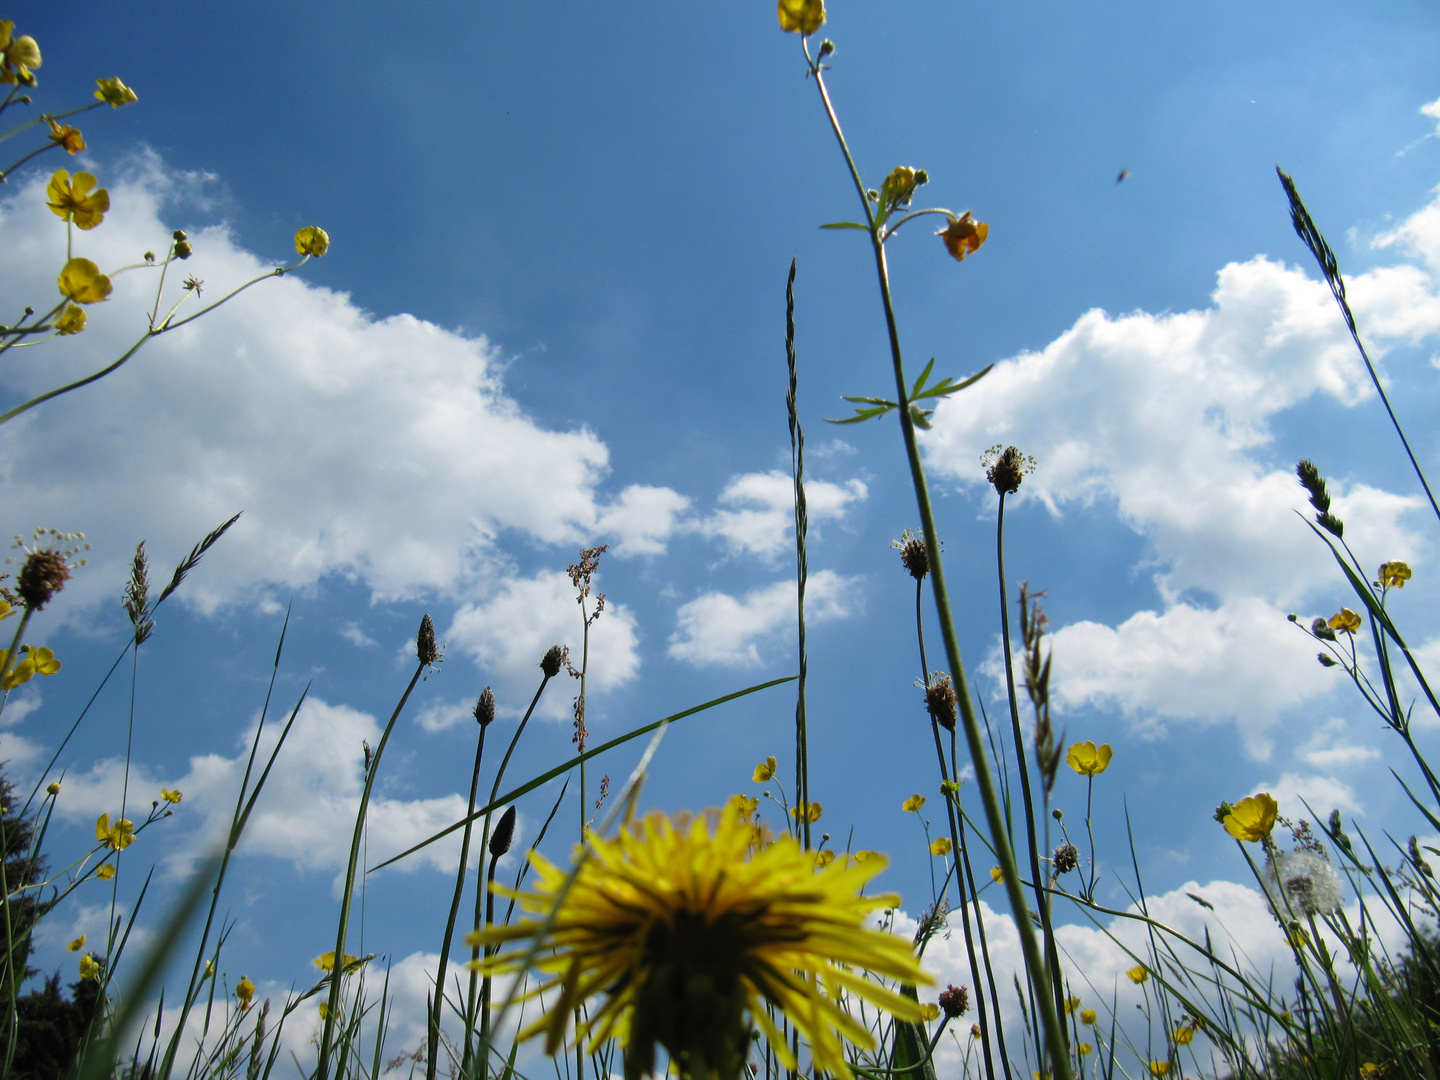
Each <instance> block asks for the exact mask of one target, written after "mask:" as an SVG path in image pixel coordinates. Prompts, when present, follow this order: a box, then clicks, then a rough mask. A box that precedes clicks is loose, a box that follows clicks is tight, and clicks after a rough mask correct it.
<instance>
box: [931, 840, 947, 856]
mask: <svg viewBox="0 0 1440 1080" xmlns="http://www.w3.org/2000/svg"><path fill="white" fill-rule="evenodd" d="M930 854H931V855H949V854H950V839H949V837H946V836H937V837H936V838H935V840H934V842H933V843H932V844H931V845H930Z"/></svg>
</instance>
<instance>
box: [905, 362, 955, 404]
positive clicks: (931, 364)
mask: <svg viewBox="0 0 1440 1080" xmlns="http://www.w3.org/2000/svg"><path fill="white" fill-rule="evenodd" d="M934 368H935V358H934V357H933V356H932V357H931V358H930V362H929V363H928V364H926V365H925V370H924V371H922V372H920V377H919V378H918V379H916V380H915V388H914V389H913V390H911V391H910V396H911V397H912V398H917V397H919V396H920V393H921V388H922V387H924V385H925V380H926V379H928V378H929V377H930V372H931V371H932V370H934ZM945 381H946V382H949V381H950V380H949V379H946V380H945Z"/></svg>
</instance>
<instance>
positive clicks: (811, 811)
mask: <svg viewBox="0 0 1440 1080" xmlns="http://www.w3.org/2000/svg"><path fill="white" fill-rule="evenodd" d="M803 805H804V807H805V818H804V820H805V821H808V822H810V823H811V824H812V825H813V824H814V823H815V822H817V821H819V820H820V804H819V803H818V802H809V803H805V804H803ZM790 816H791V817H793V818H794V819H795V820H796V821H800V820H801V818H800V807H799V806H795V807H791V809H790Z"/></svg>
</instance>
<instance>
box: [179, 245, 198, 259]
mask: <svg viewBox="0 0 1440 1080" xmlns="http://www.w3.org/2000/svg"><path fill="white" fill-rule="evenodd" d="M194 254H195V249H194V248H193V247H191V246H190V241H189V240H177V241H175V257H176V258H177V259H188V258H189V257H190V256H191V255H194Z"/></svg>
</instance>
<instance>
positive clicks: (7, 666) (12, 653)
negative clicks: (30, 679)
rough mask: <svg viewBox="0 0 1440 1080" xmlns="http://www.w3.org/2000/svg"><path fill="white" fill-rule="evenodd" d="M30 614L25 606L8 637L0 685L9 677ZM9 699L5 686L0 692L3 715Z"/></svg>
mask: <svg viewBox="0 0 1440 1080" xmlns="http://www.w3.org/2000/svg"><path fill="white" fill-rule="evenodd" d="M30 615H31V611H30V608H29V607H26V608H25V610H24V612H23V613H22V614H21V616H20V625H19V626H17V627H15V636H14V637H12V638H11V639H10V649H9V651H8V652H6V653H5V660H4V662H3V663H0V686H4V685H5V681H6V680H7V679H8V678H9V677H10V672H11V671H12V670H14V667H15V658H16V656H17V655H18V654H19V651H20V638H21V636H22V635H23V634H24V633H25V628H26V627H27V626H29V625H30ZM9 700H10V690H9V689H8V688H6V689H5V691H4V693H3V694H0V715H3V713H4V711H5V703H6V702H7V701H9Z"/></svg>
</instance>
